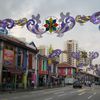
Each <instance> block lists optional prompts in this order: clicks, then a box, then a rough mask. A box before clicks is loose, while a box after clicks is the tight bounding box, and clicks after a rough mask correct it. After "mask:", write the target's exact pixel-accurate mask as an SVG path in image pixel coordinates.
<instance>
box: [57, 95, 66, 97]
mask: <svg viewBox="0 0 100 100" xmlns="http://www.w3.org/2000/svg"><path fill="white" fill-rule="evenodd" d="M64 95H66V94H60V95H58V97H61V96H64Z"/></svg>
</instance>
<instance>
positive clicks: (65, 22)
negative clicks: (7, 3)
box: [0, 11, 100, 37]
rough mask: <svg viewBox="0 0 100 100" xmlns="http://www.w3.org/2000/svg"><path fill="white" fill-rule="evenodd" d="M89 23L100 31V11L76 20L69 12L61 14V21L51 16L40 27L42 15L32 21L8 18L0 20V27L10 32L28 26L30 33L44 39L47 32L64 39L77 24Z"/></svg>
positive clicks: (79, 16)
mask: <svg viewBox="0 0 100 100" xmlns="http://www.w3.org/2000/svg"><path fill="white" fill-rule="evenodd" d="M88 21H90V22H91V23H93V24H96V25H97V24H98V25H99V30H100V11H98V12H95V13H93V14H92V15H91V16H85V15H83V16H81V15H77V16H76V17H75V18H74V17H72V16H70V13H69V12H68V13H66V14H64V13H63V12H61V13H60V19H57V18H54V17H52V16H51V17H49V19H46V20H45V24H44V25H40V24H41V20H40V14H37V16H34V15H32V18H31V19H27V18H22V19H19V20H13V19H11V18H7V19H3V20H0V27H1V28H2V29H4V30H9V29H12V28H13V27H15V26H26V28H27V29H28V30H29V31H30V32H32V33H34V34H35V35H36V36H38V37H42V35H43V34H44V33H46V32H47V31H49V32H50V33H52V32H54V33H56V34H57V36H58V37H62V36H63V35H64V33H65V32H67V31H70V30H71V29H73V28H74V26H75V24H76V22H77V23H79V24H82V25H83V24H84V23H86V22H88ZM40 26H41V27H40Z"/></svg>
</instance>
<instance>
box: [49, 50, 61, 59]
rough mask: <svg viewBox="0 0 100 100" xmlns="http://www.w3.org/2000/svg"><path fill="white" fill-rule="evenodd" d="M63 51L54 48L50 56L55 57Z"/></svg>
mask: <svg viewBox="0 0 100 100" xmlns="http://www.w3.org/2000/svg"><path fill="white" fill-rule="evenodd" d="M61 53H62V51H61V50H60V49H56V50H53V51H52V53H50V54H49V56H48V57H49V58H54V57H56V56H59V55H60V54H61Z"/></svg>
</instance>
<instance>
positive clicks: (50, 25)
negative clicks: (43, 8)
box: [44, 18, 58, 33]
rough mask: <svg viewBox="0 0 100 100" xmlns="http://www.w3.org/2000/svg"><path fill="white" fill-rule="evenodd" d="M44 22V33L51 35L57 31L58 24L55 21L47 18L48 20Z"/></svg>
mask: <svg viewBox="0 0 100 100" xmlns="http://www.w3.org/2000/svg"><path fill="white" fill-rule="evenodd" d="M45 22H46V24H45V25H44V27H46V31H49V32H50V33H52V32H53V31H56V30H57V29H56V27H57V26H58V24H57V23H56V19H52V18H49V20H46V21H45Z"/></svg>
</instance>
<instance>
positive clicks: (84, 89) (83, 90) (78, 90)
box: [78, 89, 86, 92]
mask: <svg viewBox="0 0 100 100" xmlns="http://www.w3.org/2000/svg"><path fill="white" fill-rule="evenodd" d="M85 90H86V89H81V90H78V92H83V91H85Z"/></svg>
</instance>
